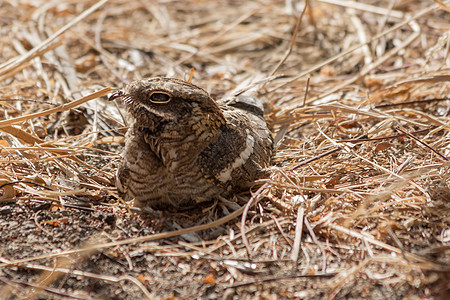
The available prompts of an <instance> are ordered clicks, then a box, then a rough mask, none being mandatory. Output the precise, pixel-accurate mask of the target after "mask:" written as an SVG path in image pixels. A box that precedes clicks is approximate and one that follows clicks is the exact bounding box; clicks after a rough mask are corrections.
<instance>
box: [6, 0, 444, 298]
mask: <svg viewBox="0 0 450 300" xmlns="http://www.w3.org/2000/svg"><path fill="white" fill-rule="evenodd" d="M310 2H311V6H310V7H309V8H308V9H306V10H305V15H304V17H303V19H299V17H298V16H299V15H300V13H301V12H302V11H303V8H304V2H295V1H204V0H197V1H194V0H192V1H170V0H169V1H152V2H148V3H147V2H146V1H125V0H110V1H100V2H94V1H91V0H81V1H70V0H67V1H50V2H49V1H31V0H30V1H20V2H18V1H12V0H11V1H8V0H6V1H3V2H1V3H0V12H1V13H0V24H1V27H0V30H1V34H2V42H1V43H0V45H1V46H0V51H1V56H0V112H1V115H2V120H0V131H1V132H2V133H1V135H0V147H1V157H0V160H1V161H0V162H1V168H0V186H1V190H2V194H1V197H0V242H1V245H2V247H1V249H0V260H1V261H0V266H1V268H0V282H2V283H1V286H0V294H1V295H4V296H5V297H4V299H22V298H27V299H30V298H35V299H38V298H39V299H41V298H45V299H66V298H67V299H73V298H75V299H92V298H95V299H97V298H105V299H138V298H143V297H147V298H155V297H157V298H164V299H174V298H181V299H190V298H193V297H199V298H211V299H212V298H224V299H233V298H236V299H238V298H239V299H240V298H247V299H250V298H256V297H261V298H264V299H266V298H271V299H273V298H318V297H320V298H328V299H334V298H339V299H343V298H345V299H347V298H350V297H352V298H362V297H365V298H370V299H385V298H390V299H397V298H409V299H418V298H421V299H423V298H425V299H437V298H441V299H444V298H446V297H448V296H449V294H450V285H449V282H450V267H449V266H450V248H449V245H450V227H449V224H450V162H449V156H450V117H449V116H450V84H449V81H450V72H449V70H450V55H449V52H450V26H449V23H448V20H449V16H450V11H449V6H450V2H449V1H443V2H438V1H434V2H433V1H387V0H386V1H371V0H366V1H359V2H353V1H344V0H322V1H318V0H317V1H310ZM300 21H301V23H300ZM296 24H300V26H299V30H298V31H295V30H294V28H296ZM294 31H295V32H294ZM191 68H194V69H195V74H194V78H193V82H194V83H195V84H197V85H199V86H202V87H204V88H206V89H207V90H208V91H210V92H211V93H212V95H213V96H214V97H216V98H220V97H222V96H223V95H225V94H226V93H228V92H230V91H233V90H234V91H236V90H240V89H243V88H244V89H245V88H246V87H248V86H249V85H251V83H252V82H256V81H258V80H262V82H263V83H261V84H259V85H257V86H256V88H254V89H253V91H255V92H257V93H258V94H259V95H260V97H261V98H262V99H263V100H264V101H265V103H266V104H267V119H268V120H269V122H270V126H271V127H272V128H273V132H274V136H275V137H276V140H277V141H278V143H277V150H276V154H275V156H274V158H273V166H272V167H271V169H270V174H271V175H270V177H269V178H267V179H265V180H261V181H260V182H259V183H258V185H257V186H255V188H254V189H253V190H252V191H251V193H249V194H247V195H240V196H239V199H240V200H238V201H237V203H241V204H242V206H241V207H240V208H239V207H238V205H236V203H235V202H233V201H231V202H230V201H229V200H232V199H228V200H225V199H224V200H223V201H222V202H219V203H213V204H208V205H205V206H204V207H201V208H199V210H198V211H196V212H181V213H177V214H168V213H164V212H151V214H150V215H142V216H139V215H137V214H135V213H134V212H133V210H135V209H134V208H131V207H128V206H127V204H126V203H123V202H121V201H120V199H117V197H116V191H115V188H114V186H113V174H114V171H115V167H116V165H117V162H118V158H119V156H118V154H119V153H120V151H121V147H122V146H123V134H124V133H125V132H126V128H127V124H128V123H127V118H126V116H124V113H123V111H122V108H121V107H119V106H115V105H114V103H110V102H107V101H105V100H106V96H105V95H106V94H107V93H108V92H109V91H110V90H111V88H117V87H122V86H123V85H124V84H126V83H127V82H129V81H131V80H135V79H140V78H143V77H146V76H159V75H163V76H170V77H177V78H185V79H186V78H188V77H189V74H190V70H191ZM272 75H276V76H274V77H270V76H272ZM266 78H269V80H265V79H266ZM95 91H98V92H95ZM94 92H95V93H94ZM248 198H249V199H248ZM243 199H246V200H245V201H243ZM235 200H236V199H235ZM231 211H234V212H231ZM239 216H242V217H241V218H240V219H239ZM2 297H3V296H2Z"/></svg>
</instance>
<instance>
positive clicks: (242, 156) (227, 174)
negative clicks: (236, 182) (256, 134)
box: [217, 130, 255, 182]
mask: <svg viewBox="0 0 450 300" xmlns="http://www.w3.org/2000/svg"><path fill="white" fill-rule="evenodd" d="M254 146H255V139H254V138H253V137H252V136H251V135H250V134H249V131H248V130H247V139H246V140H245V149H244V151H242V152H241V153H239V156H238V157H237V158H236V159H235V160H234V162H233V163H232V164H231V165H230V166H229V167H228V168H225V169H223V170H222V171H221V172H220V173H219V176H217V179H219V181H221V182H227V181H228V180H230V179H231V173H232V172H233V170H234V169H236V168H239V167H241V166H242V165H243V164H245V162H246V161H247V159H248V158H249V157H250V155H251V154H252V153H253V148H254Z"/></svg>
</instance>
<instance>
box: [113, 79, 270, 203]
mask: <svg viewBox="0 0 450 300" xmlns="http://www.w3.org/2000/svg"><path fill="white" fill-rule="evenodd" d="M109 99H110V100H115V99H119V100H121V101H122V102H123V103H124V105H125V107H126V109H127V111H128V112H129V113H130V114H131V117H132V119H133V122H132V124H131V125H130V128H129V129H128V131H127V133H126V135H125V146H124V149H123V152H122V154H121V159H120V162H119V166H118V168H117V172H116V176H115V184H116V187H117V190H118V194H119V196H120V197H121V198H122V199H123V200H125V201H131V200H134V202H133V205H134V206H136V207H140V208H147V207H150V208H156V209H176V210H177V209H188V208H189V207H192V206H195V205H197V204H198V203H202V202H205V201H210V200H214V199H218V198H220V197H229V196H230V195H232V194H234V193H237V192H240V191H243V190H245V189H249V188H250V186H251V185H252V183H253V182H254V181H255V180H256V179H258V178H260V177H261V176H263V175H264V174H266V173H265V170H267V167H268V166H269V165H270V160H271V156H272V152H273V138H272V134H271V132H270V130H269V129H268V127H267V123H266V121H265V119H264V108H263V105H262V103H261V101H259V100H258V99H257V98H255V97H253V96H245V95H240V96H232V97H230V98H226V99H221V100H219V101H216V100H214V99H213V98H212V97H211V96H210V95H209V93H208V92H206V91H205V90H204V89H202V88H200V87H198V86H196V85H194V84H193V83H191V82H187V81H184V80H180V79H175V78H166V77H152V78H145V79H141V80H136V81H133V82H131V83H129V84H128V85H126V86H125V87H124V89H123V90H117V91H116V92H115V93H114V94H113V95H111V96H110V98H109Z"/></svg>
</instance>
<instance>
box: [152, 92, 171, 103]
mask: <svg viewBox="0 0 450 300" xmlns="http://www.w3.org/2000/svg"><path fill="white" fill-rule="evenodd" d="M149 98H150V101H151V102H152V103H158V104H164V103H169V102H170V100H172V95H171V94H169V93H166V92H153V93H151V94H150V97H149Z"/></svg>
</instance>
